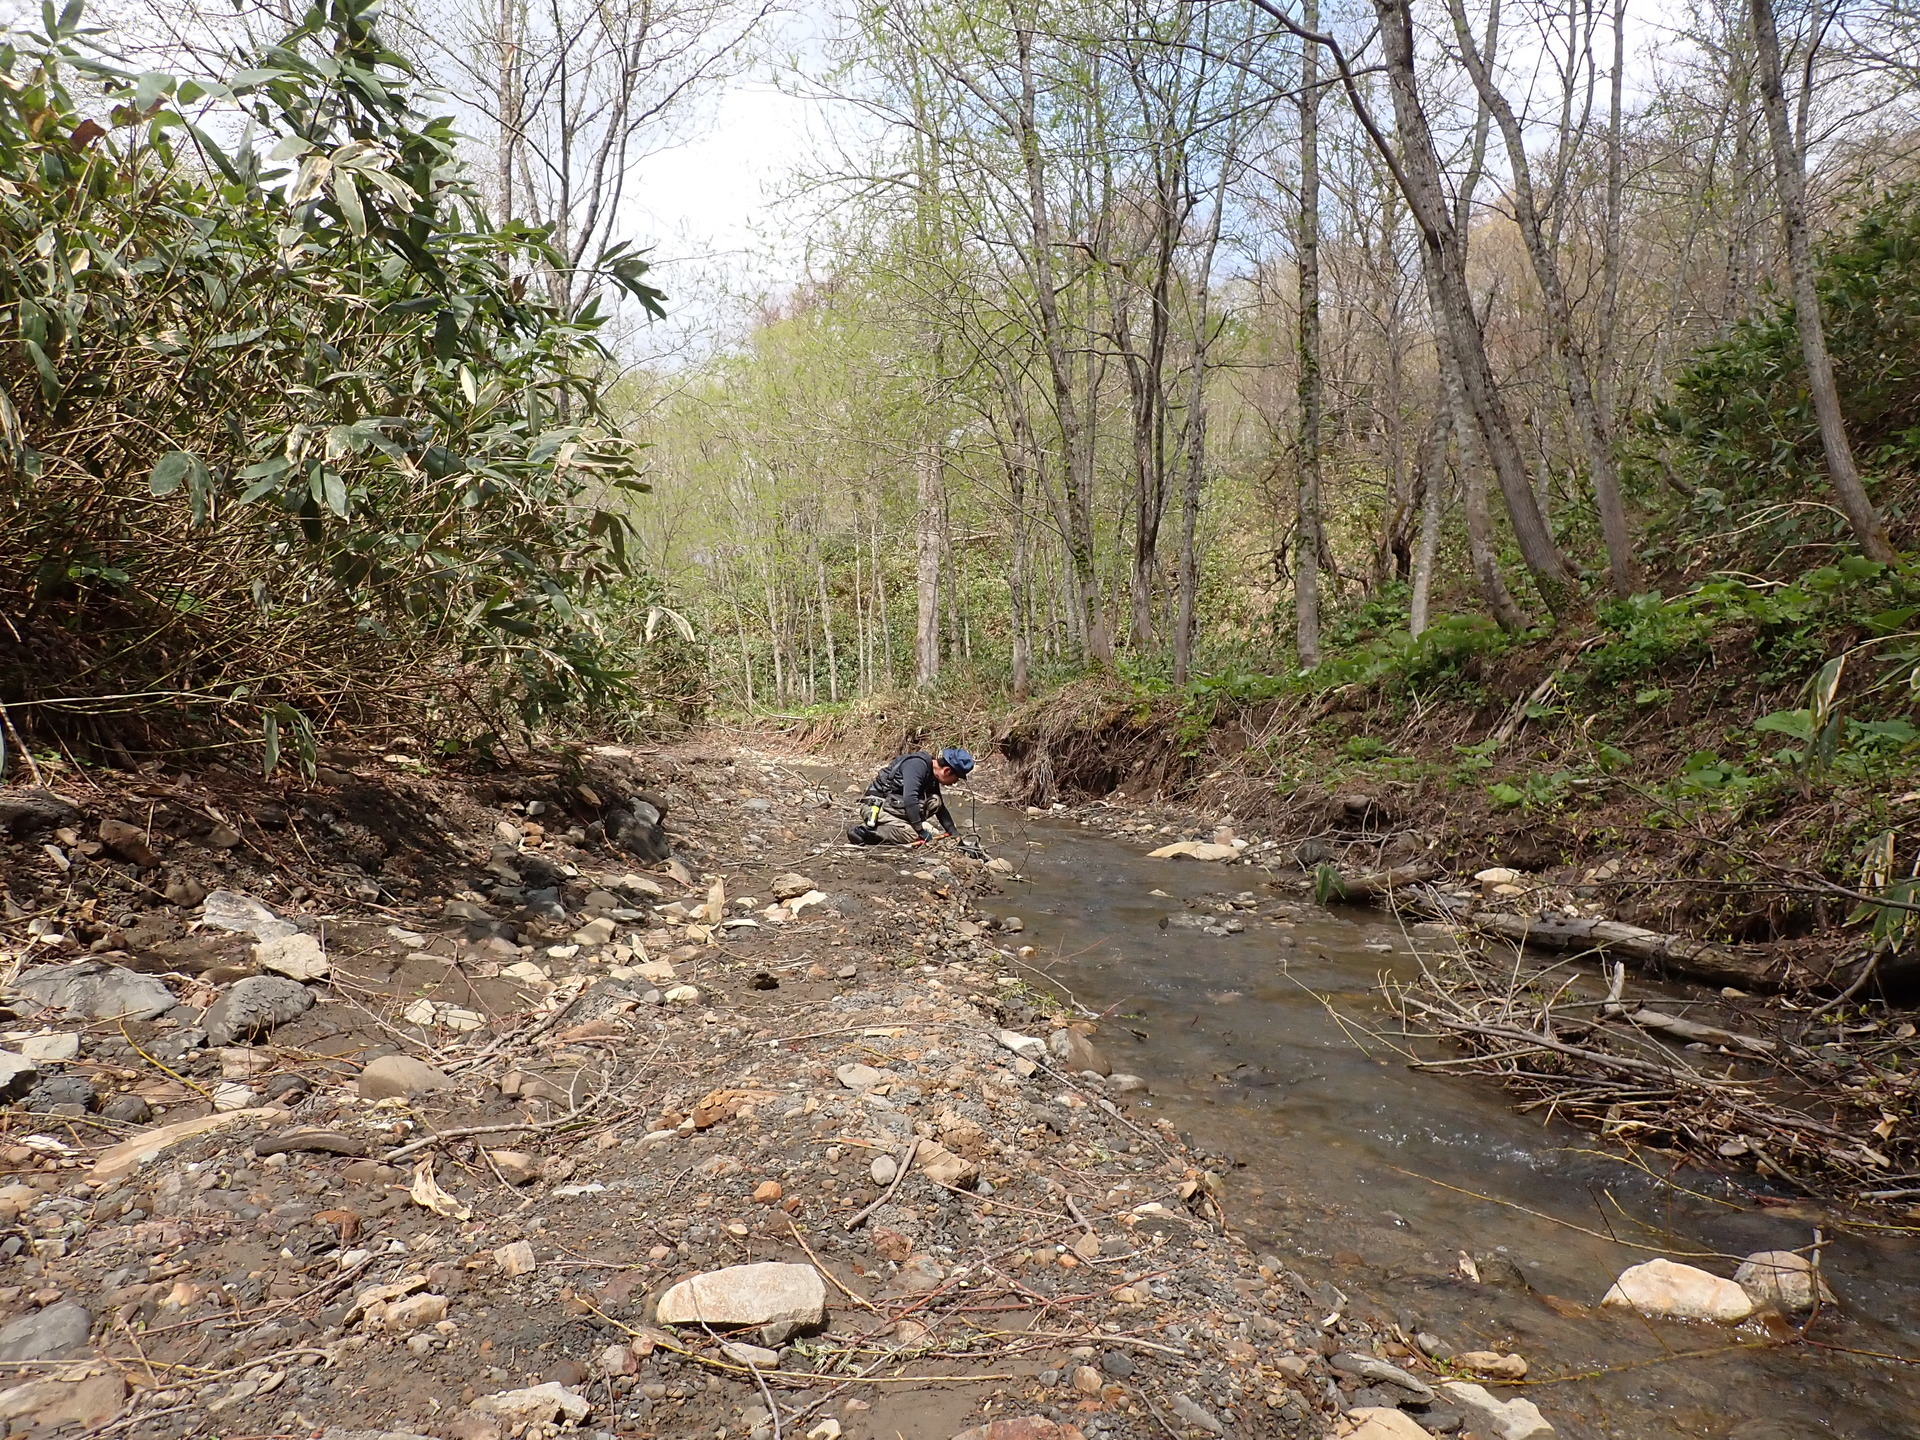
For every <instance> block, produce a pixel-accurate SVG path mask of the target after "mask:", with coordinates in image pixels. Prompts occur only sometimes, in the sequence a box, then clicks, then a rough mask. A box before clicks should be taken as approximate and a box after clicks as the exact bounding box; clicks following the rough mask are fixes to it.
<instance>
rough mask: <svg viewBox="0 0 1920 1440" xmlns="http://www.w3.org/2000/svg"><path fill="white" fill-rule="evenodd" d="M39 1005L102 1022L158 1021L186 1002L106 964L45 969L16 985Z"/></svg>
mask: <svg viewBox="0 0 1920 1440" xmlns="http://www.w3.org/2000/svg"><path fill="white" fill-rule="evenodd" d="M13 989H14V993H15V994H18V995H24V996H26V997H27V998H28V999H30V1000H32V1001H33V1002H34V1003H36V1004H38V1005H43V1006H46V1007H48V1008H49V1009H53V1010H62V1011H65V1012H66V1013H67V1014H69V1015H76V1016H87V1017H90V1018H92V1019H96V1020H153V1019H157V1018H158V1017H160V1016H162V1015H164V1014H166V1013H167V1011H169V1010H171V1009H173V1007H174V1006H175V1005H178V1004H179V1003H180V1002H179V1001H178V1000H177V999H175V998H174V994H173V992H172V991H171V990H169V989H167V986H166V982H165V981H163V980H161V979H160V978H159V977H158V976H155V975H141V974H138V973H136V972H135V971H132V970H128V969H126V968H125V967H124V966H120V965H109V964H107V962H106V961H104V960H75V961H74V962H72V963H71V964H69V965H39V966H36V967H34V968H33V969H31V970H29V971H27V972H26V973H25V974H24V975H22V976H20V978H19V979H17V980H15V981H14V982H13Z"/></svg>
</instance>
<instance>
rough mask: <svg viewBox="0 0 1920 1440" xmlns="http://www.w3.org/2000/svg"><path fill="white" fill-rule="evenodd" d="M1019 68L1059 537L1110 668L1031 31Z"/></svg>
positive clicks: (1083, 625) (1096, 644)
mask: <svg viewBox="0 0 1920 1440" xmlns="http://www.w3.org/2000/svg"><path fill="white" fill-rule="evenodd" d="M1015 42H1016V45H1017V49H1018V55H1019V64H1020V108H1019V121H1018V123H1019V141H1020V154H1021V159H1022V162H1023V163H1024V165H1025V169H1026V181H1027V205H1028V213H1027V222H1028V231H1029V244H1030V254H1029V255H1028V257H1027V263H1028V265H1029V267H1030V268H1031V270H1032V274H1033V282H1034V287H1033V288H1034V306H1035V309H1036V310H1037V312H1038V315H1039V320H1040V327H1039V328H1040V341H1041V348H1042V349H1043V350H1044V351H1045V353H1046V357H1047V372H1048V374H1049V376H1050V378H1051V379H1052V381H1053V405H1054V414H1055V419H1056V422H1057V423H1058V424H1059V427H1060V449H1061V480H1062V483H1063V485H1064V487H1065V491H1066V504H1065V507H1064V508H1065V511H1066V513H1065V516H1064V517H1063V518H1064V519H1065V520H1066V522H1067V523H1066V525H1065V526H1064V527H1063V529H1064V534H1063V536H1062V538H1063V539H1064V540H1065V541H1066V546H1067V554H1068V557H1069V559H1070V561H1071V570H1072V586H1073V594H1072V600H1073V609H1074V614H1075V618H1076V619H1077V621H1078V622H1079V628H1080V631H1081V635H1082V639H1083V643H1084V644H1085V646H1086V651H1087V657H1088V658H1089V659H1091V660H1093V661H1094V662H1095V663H1097V664H1100V665H1110V664H1112V663H1113V644H1112V641H1111V640H1110V639H1109V638H1108V635H1107V625H1106V614H1105V609H1104V607H1103V606H1102V604H1101V600H1100V580H1099V576H1098V574H1097V573H1096V572H1095V570H1094V543H1093V487H1094V480H1095V475H1094V467H1093V458H1094V457H1093V448H1092V444H1091V434H1090V431H1089V428H1088V427H1089V423H1090V420H1089V417H1088V416H1087V415H1086V414H1085V413H1084V412H1083V411H1082V409H1081V406H1080V400H1079V397H1078V396H1077V395H1075V394H1074V387H1073V382H1074V360H1073V354H1072V350H1071V347H1070V346H1069V344H1068V339H1067V334H1066V328H1065V324H1064V320H1063V317H1062V316H1061V314H1060V290H1059V283H1058V280H1057V278H1056V276H1055V272H1054V254H1053V251H1054V244H1055V241H1054V235H1053V207H1052V205H1051V203H1050V202H1049V200H1048V198H1047V179H1046V161H1045V157H1044V156H1043V155H1042V153H1041V149H1040V130H1039V103H1040V102H1039V84H1038V81H1037V80H1036V79H1035V77H1034V73H1033V32H1031V31H1029V30H1021V31H1018V32H1017V33H1016V35H1015Z"/></svg>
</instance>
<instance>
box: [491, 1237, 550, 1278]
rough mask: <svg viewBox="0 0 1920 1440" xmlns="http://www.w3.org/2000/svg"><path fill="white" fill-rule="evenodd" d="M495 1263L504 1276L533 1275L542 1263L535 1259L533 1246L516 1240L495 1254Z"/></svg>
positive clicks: (503, 1246)
mask: <svg viewBox="0 0 1920 1440" xmlns="http://www.w3.org/2000/svg"><path fill="white" fill-rule="evenodd" d="M493 1263H494V1265H495V1266H497V1267H498V1268H499V1271H500V1273H501V1274H502V1275H531V1274H532V1273H533V1272H534V1270H535V1268H536V1267H537V1266H538V1265H539V1263H540V1262H539V1261H538V1260H536V1259H535V1258H534V1254H533V1246H531V1245H529V1244H528V1243H527V1242H526V1241H525V1240H515V1241H514V1242H513V1243H512V1244H511V1245H502V1246H501V1247H500V1248H499V1249H498V1250H495V1251H494V1252H493Z"/></svg>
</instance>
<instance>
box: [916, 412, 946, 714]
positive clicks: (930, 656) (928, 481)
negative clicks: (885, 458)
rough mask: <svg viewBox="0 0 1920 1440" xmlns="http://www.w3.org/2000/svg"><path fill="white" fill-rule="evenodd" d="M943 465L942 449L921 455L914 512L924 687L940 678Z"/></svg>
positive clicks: (929, 448) (931, 447)
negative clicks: (941, 471)
mask: <svg viewBox="0 0 1920 1440" xmlns="http://www.w3.org/2000/svg"><path fill="white" fill-rule="evenodd" d="M940 463H941V462H940V447H939V446H938V445H937V444H933V443H931V442H930V443H928V444H927V445H926V446H925V447H924V448H923V449H922V451H921V453H920V464H919V469H918V479H919V485H918V487H917V489H918V494H917V496H916V501H917V508H916V510H915V512H914V513H915V534H914V582H915V588H914V599H915V602H916V609H915V618H914V630H913V683H914V684H915V685H920V686H926V685H931V684H933V682H934V681H935V680H937V679H939V678H940V559H941V550H942V548H943V547H942V546H941V544H940V529H941V517H942V512H943V510H944V509H945V505H944V503H943V497H942V495H941V493H940V492H941V488H942V487H941V484H940Z"/></svg>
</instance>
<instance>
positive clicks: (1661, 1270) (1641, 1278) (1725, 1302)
mask: <svg viewBox="0 0 1920 1440" xmlns="http://www.w3.org/2000/svg"><path fill="white" fill-rule="evenodd" d="M1600 1303H1601V1304H1602V1305H1617V1306H1623V1307H1625V1308H1627V1309H1631V1310H1637V1311H1639V1312H1640V1313H1641V1314H1642V1315H1664V1316H1668V1317H1671V1318H1673V1319H1676V1320H1718V1321H1720V1322H1721V1323H1723V1324H1732V1323H1733V1322H1734V1321H1737V1320H1744V1319H1746V1318H1747V1316H1749V1315H1751V1314H1752V1313H1753V1308H1754V1306H1753V1299H1752V1297H1751V1296H1749V1295H1748V1294H1747V1292H1746V1291H1745V1290H1743V1289H1741V1288H1740V1287H1739V1286H1738V1285H1736V1284H1734V1283H1733V1281H1731V1280H1723V1279H1721V1278H1720V1277H1719V1276H1718V1275H1714V1274H1711V1273H1710V1272H1708V1271H1705V1270H1700V1269H1696V1268H1695V1267H1694V1266H1692V1265H1676V1264H1675V1263H1674V1262H1673V1261H1671V1260H1649V1261H1647V1262H1646V1264H1644V1265H1633V1266H1629V1267H1628V1268H1627V1269H1625V1270H1623V1271H1621V1272H1620V1278H1619V1279H1618V1280H1616V1281H1614V1282H1613V1288H1612V1289H1610V1290H1608V1291H1607V1293H1606V1295H1605V1296H1603V1297H1602V1298H1601V1301H1600Z"/></svg>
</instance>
